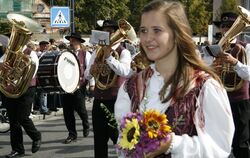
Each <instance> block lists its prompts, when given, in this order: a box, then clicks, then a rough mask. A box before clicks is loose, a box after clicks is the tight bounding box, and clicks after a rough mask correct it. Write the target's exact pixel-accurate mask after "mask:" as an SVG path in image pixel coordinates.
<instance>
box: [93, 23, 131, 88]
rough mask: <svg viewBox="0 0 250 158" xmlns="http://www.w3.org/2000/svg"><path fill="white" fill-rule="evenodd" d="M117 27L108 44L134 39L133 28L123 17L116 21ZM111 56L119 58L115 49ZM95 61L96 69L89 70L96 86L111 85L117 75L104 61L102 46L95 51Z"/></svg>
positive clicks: (108, 86) (106, 86)
mask: <svg viewBox="0 0 250 158" xmlns="http://www.w3.org/2000/svg"><path fill="white" fill-rule="evenodd" d="M118 26H119V29H118V30H117V31H116V32H115V33H114V34H113V35H112V36H111V37H110V46H113V45H115V44H117V43H119V42H120V41H122V40H124V39H128V40H131V41H134V40H135V39H136V33H135V31H134V28H133V27H132V26H131V25H130V24H129V23H128V22H127V21H126V20H124V19H120V20H119V21H118ZM111 55H112V56H114V57H115V58H116V59H119V54H118V53H117V52H116V51H114V50H113V51H112V53H111ZM95 63H96V64H97V71H96V72H91V74H92V75H93V76H94V78H95V84H96V86H97V87H98V88H99V89H101V90H105V89H108V88H110V87H112V86H113V85H114V84H115V82H116V79H117V75H116V74H115V72H114V71H112V69H111V68H110V67H109V66H108V64H106V63H105V58H104V50H103V47H102V46H99V47H98V48H97V51H96V58H95Z"/></svg>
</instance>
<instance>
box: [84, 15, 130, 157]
mask: <svg viewBox="0 0 250 158" xmlns="http://www.w3.org/2000/svg"><path fill="white" fill-rule="evenodd" d="M117 29H118V25H117V23H116V22H115V21H112V20H105V21H104V22H103V25H102V27H101V30H102V31H106V32H109V33H110V35H111V36H112V35H113V33H114V32H115V31H116V30H117ZM113 50H115V51H117V52H118V54H119V59H116V58H114V57H113V56H112V55H111V54H110V53H111V52H112V51H113ZM103 52H104V58H105V61H104V62H105V63H106V64H107V65H108V66H109V67H110V69H111V70H112V71H114V72H115V73H116V74H117V75H118V79H117V80H116V83H115V85H113V87H111V88H108V89H105V90H101V89H99V88H98V86H97V83H96V84H95V89H94V102H93V109H92V122H93V131H94V149H95V158H100V157H101V158H107V157H108V140H109V138H110V139H111V140H112V141H113V143H114V144H116V142H117V138H118V129H117V128H116V127H111V126H110V125H109V123H110V120H109V119H108V118H107V113H105V110H104V109H103V108H102V107H101V104H103V105H105V107H106V108H107V109H108V110H109V112H110V114H113V113H114V103H115V101H116V97H117V93H118V89H119V87H120V86H121V84H122V83H123V81H124V80H125V78H124V77H126V76H127V75H128V74H129V72H130V63H131V60H132V59H131V54H130V52H129V51H128V50H127V49H125V48H124V47H122V46H121V45H120V43H117V44H115V45H113V46H112V47H111V46H104V47H103ZM96 53H98V52H93V54H92V56H91V59H90V66H89V67H87V70H86V71H85V77H86V79H89V78H90V77H92V75H93V74H94V73H95V72H97V71H98V69H99V68H98V65H97V64H98V63H96V62H95V58H96V55H97V54H96ZM95 80H96V79H95Z"/></svg>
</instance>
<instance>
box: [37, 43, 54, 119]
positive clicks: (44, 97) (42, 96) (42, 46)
mask: <svg viewBox="0 0 250 158" xmlns="http://www.w3.org/2000/svg"><path fill="white" fill-rule="evenodd" d="M48 49H49V42H48V41H41V42H39V51H38V52H37V55H38V57H39V59H40V57H41V56H42V55H44V53H48ZM36 99H37V100H38V101H37V102H38V103H39V106H40V108H39V110H40V113H41V114H44V115H50V114H51V111H50V110H49V109H48V94H47V92H45V91H37V98H36Z"/></svg>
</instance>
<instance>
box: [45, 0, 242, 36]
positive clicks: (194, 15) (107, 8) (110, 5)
mask: <svg viewBox="0 0 250 158" xmlns="http://www.w3.org/2000/svg"><path fill="white" fill-rule="evenodd" d="M149 1H152V0H75V8H74V9H75V13H74V24H75V29H76V31H79V32H81V33H82V34H90V32H91V30H92V29H94V28H96V25H97V23H96V22H97V20H104V19H113V20H118V19H120V18H124V19H126V20H127V21H128V22H129V23H130V24H131V25H132V26H133V27H134V29H135V30H136V31H137V30H138V28H139V25H140V12H141V9H142V8H143V6H144V5H145V4H146V3H148V2H149ZM176 1H179V0H176ZM180 1H181V2H182V3H183V5H184V6H185V9H186V12H187V16H188V19H189V22H190V26H191V28H192V29H193V32H194V34H197V35H207V30H208V29H207V28H208V25H209V24H212V13H213V6H212V5H213V0H180ZM44 2H45V3H47V4H48V5H49V4H50V2H51V0H44ZM70 2H71V0H54V1H53V4H54V5H57V6H67V5H69V4H70ZM222 4H223V5H222V6H221V11H222V12H224V11H232V10H233V11H236V5H237V4H239V0H222Z"/></svg>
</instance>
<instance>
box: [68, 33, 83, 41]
mask: <svg viewBox="0 0 250 158" xmlns="http://www.w3.org/2000/svg"><path fill="white" fill-rule="evenodd" d="M65 38H66V39H67V40H68V41H69V40H70V38H75V39H78V40H79V41H80V42H81V43H84V42H85V40H84V39H82V37H81V35H80V34H79V33H75V32H72V33H71V34H70V35H68V36H65Z"/></svg>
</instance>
